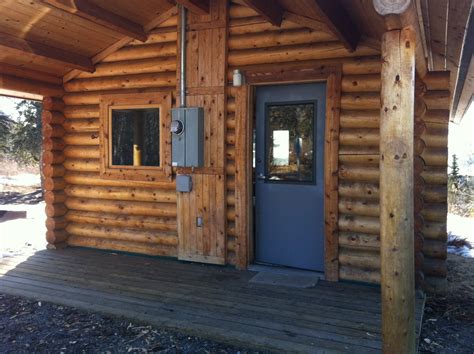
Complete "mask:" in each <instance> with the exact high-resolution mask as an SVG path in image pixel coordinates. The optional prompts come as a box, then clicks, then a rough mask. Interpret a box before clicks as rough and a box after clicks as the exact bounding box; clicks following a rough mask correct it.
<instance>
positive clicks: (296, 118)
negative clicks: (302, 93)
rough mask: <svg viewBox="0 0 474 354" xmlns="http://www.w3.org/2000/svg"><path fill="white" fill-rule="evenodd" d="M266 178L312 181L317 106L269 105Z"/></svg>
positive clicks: (300, 104) (304, 104)
mask: <svg viewBox="0 0 474 354" xmlns="http://www.w3.org/2000/svg"><path fill="white" fill-rule="evenodd" d="M267 127H268V135H267V139H268V140H267V154H266V161H267V163H266V165H267V171H266V172H267V173H266V175H267V179H269V180H272V181H295V182H296V181H297V182H312V181H313V173H314V168H313V167H314V159H313V146H314V144H313V142H314V103H297V104H270V105H267Z"/></svg>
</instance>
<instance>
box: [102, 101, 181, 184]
mask: <svg viewBox="0 0 474 354" xmlns="http://www.w3.org/2000/svg"><path fill="white" fill-rule="evenodd" d="M171 100H172V94H171V92H146V93H133V94H114V95H102V96H101V97H100V175H101V177H103V178H107V179H123V180H134V181H146V182H158V181H169V180H171V178H172V168H171V137H170V122H171ZM114 108H121V109H124V108H136V109H139V108H159V109H160V166H156V167H155V166H113V165H112V163H111V148H112V147H111V139H110V137H111V134H110V129H111V123H110V122H111V118H112V117H111V112H112V109H114Z"/></svg>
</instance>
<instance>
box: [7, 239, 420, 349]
mask: <svg viewBox="0 0 474 354" xmlns="http://www.w3.org/2000/svg"><path fill="white" fill-rule="evenodd" d="M254 275H255V273H254V272H249V271H248V272H246V271H237V270H234V269H232V268H226V267H218V266H209V265H201V264H188V263H181V262H178V261H175V260H171V259H157V258H151V257H141V256H134V255H127V254H116V253H110V252H104V251H98V250H89V249H80V248H67V249H64V250H56V251H49V250H45V251H39V252H36V253H33V254H31V255H26V256H16V257H8V258H4V259H3V260H2V261H0V291H1V292H4V293H7V294H11V295H19V296H25V297H30V298H35V299H38V300H42V301H50V302H53V303H58V304H62V305H66V306H74V307H77V308H81V309H85V310H90V311H98V312H103V313H106V314H112V315H118V316H124V317H127V318H131V319H136V320H140V321H143V322H147V323H150V324H153V325H156V326H162V327H167V328H172V329H178V330H179V331H181V332H185V333H188V334H191V335H196V336H201V337H204V338H211V339H215V340H219V341H222V342H228V343H232V344H237V343H238V344H244V345H246V346H254V347H261V348H265V349H270V350H279V351H286V352H288V351H299V352H315V351H318V350H325V351H336V352H338V351H356V352H357V353H362V352H379V351H380V350H381V337H380V325H381V314H380V289H379V288H378V287H373V286H366V285H360V284H349V283H330V282H325V281H320V282H319V283H318V284H317V285H316V286H315V287H314V288H309V289H300V288H287V287H278V286H273V285H263V284H254V283H249V280H250V279H251V278H252V277H253V276H254ZM422 309H423V300H421V299H419V300H417V308H416V319H417V335H419V329H420V323H421V317H422Z"/></svg>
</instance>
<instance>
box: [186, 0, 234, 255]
mask: <svg viewBox="0 0 474 354" xmlns="http://www.w3.org/2000/svg"><path fill="white" fill-rule="evenodd" d="M227 19H228V4H227V1H226V0H211V2H210V14H209V15H205V16H199V15H195V14H192V13H190V12H188V20H187V23H188V28H187V33H186V37H187V41H186V51H187V55H186V92H187V94H186V96H187V102H186V104H187V106H188V107H203V109H204V166H203V167H201V168H195V169H189V168H178V173H186V174H190V175H191V176H192V179H193V190H192V191H191V192H190V193H178V196H177V198H178V214H177V217H178V238H179V246H178V258H179V259H181V260H188V261H189V260H190V261H197V262H203V263H214V264H225V263H226V242H227V241H226V202H225V201H226V189H225V168H226V166H225V162H226V161H225V148H226V146H225V137H226V124H225V117H226V100H227V96H226V85H225V81H226V69H227ZM180 45H181V44H180ZM178 72H179V65H178ZM179 80H180V77H179V76H178V78H177V82H178V87H179ZM198 217H201V218H202V221H203V224H202V226H198V225H197V218H198Z"/></svg>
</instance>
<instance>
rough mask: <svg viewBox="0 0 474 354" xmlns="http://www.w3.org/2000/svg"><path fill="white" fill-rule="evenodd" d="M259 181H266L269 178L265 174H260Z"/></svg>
mask: <svg viewBox="0 0 474 354" xmlns="http://www.w3.org/2000/svg"><path fill="white" fill-rule="evenodd" d="M257 179H261V180H266V179H267V176H265V175H264V174H263V173H259V174H258V175H257Z"/></svg>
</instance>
